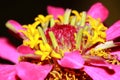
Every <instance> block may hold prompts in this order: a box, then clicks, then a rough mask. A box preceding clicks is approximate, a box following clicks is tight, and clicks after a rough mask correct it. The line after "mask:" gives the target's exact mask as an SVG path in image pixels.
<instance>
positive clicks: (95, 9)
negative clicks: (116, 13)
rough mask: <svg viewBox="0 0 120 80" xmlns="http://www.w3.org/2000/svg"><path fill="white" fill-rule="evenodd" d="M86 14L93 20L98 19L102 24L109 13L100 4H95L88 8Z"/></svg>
mask: <svg viewBox="0 0 120 80" xmlns="http://www.w3.org/2000/svg"><path fill="white" fill-rule="evenodd" d="M88 14H89V15H91V16H92V17H94V18H100V19H101V21H102V22H103V21H105V20H106V18H107V17H108V14H109V11H108V9H107V8H106V7H105V6H104V5H103V4H102V3H100V2H97V3H95V4H93V5H92V6H91V7H90V9H89V10H88Z"/></svg>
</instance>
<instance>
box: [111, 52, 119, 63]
mask: <svg viewBox="0 0 120 80" xmlns="http://www.w3.org/2000/svg"><path fill="white" fill-rule="evenodd" d="M111 55H114V56H117V59H118V60H119V61H120V51H115V52H112V53H111Z"/></svg>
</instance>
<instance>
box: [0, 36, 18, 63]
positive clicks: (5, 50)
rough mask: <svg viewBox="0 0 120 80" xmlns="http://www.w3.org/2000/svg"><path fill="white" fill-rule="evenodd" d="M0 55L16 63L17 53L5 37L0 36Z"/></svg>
mask: <svg viewBox="0 0 120 80" xmlns="http://www.w3.org/2000/svg"><path fill="white" fill-rule="evenodd" d="M0 57H2V58H5V59H7V60H10V61H12V62H14V63H18V57H19V53H18V52H17V50H16V48H15V47H14V46H13V45H12V44H10V43H9V42H8V40H7V38H0Z"/></svg>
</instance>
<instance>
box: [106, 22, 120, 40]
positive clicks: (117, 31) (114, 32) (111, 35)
mask: <svg viewBox="0 0 120 80" xmlns="http://www.w3.org/2000/svg"><path fill="white" fill-rule="evenodd" d="M106 35H107V40H113V39H115V38H117V37H119V36H120V20H118V21H117V22H115V23H114V24H113V25H112V26H110V28H108V30H107V31H106Z"/></svg>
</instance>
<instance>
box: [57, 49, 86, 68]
mask: <svg viewBox="0 0 120 80" xmlns="http://www.w3.org/2000/svg"><path fill="white" fill-rule="evenodd" d="M58 63H59V64H60V65H61V66H62V67H67V68H74V69H80V68H82V67H83V64H84V60H83V58H82V56H81V55H80V53H79V52H78V51H74V52H66V53H65V55H64V57H63V58H62V59H61V60H58Z"/></svg>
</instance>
